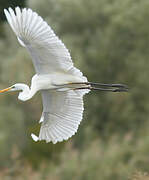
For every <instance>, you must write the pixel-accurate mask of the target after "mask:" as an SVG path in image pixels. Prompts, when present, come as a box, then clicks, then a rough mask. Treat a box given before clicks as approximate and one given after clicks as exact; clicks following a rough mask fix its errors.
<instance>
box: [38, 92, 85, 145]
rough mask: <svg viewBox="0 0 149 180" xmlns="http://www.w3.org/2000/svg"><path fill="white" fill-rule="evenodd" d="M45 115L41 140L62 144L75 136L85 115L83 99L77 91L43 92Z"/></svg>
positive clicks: (40, 134)
mask: <svg viewBox="0 0 149 180" xmlns="http://www.w3.org/2000/svg"><path fill="white" fill-rule="evenodd" d="M42 99H43V113H42V118H43V121H42V124H41V129H40V133H39V140H45V141H46V142H53V143H54V144H55V143H57V142H61V141H63V140H67V139H68V138H70V137H71V136H73V135H74V134H75V133H76V132H77V129H78V126H79V124H80V122H81V120H82V114H83V109H84V108H83V97H82V96H78V95H77V94H76V93H75V91H73V90H70V91H67V92H54V91H50V90H43V91H42Z"/></svg>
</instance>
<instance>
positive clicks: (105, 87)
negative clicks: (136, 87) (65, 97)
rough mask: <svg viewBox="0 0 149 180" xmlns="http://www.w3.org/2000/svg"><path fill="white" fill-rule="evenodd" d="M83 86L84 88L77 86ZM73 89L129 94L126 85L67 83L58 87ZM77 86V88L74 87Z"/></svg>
mask: <svg viewBox="0 0 149 180" xmlns="http://www.w3.org/2000/svg"><path fill="white" fill-rule="evenodd" d="M78 85H79V86H80V85H82V87H76V86H78ZM56 86H61V87H62V86H63V87H68V88H72V89H74V90H81V89H90V90H99V91H108V92H127V91H128V86H127V85H124V84H104V83H93V82H75V83H67V84H63V85H56ZM74 86H75V87H74Z"/></svg>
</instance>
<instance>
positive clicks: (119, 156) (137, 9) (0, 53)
mask: <svg viewBox="0 0 149 180" xmlns="http://www.w3.org/2000/svg"><path fill="white" fill-rule="evenodd" d="M9 6H10V7H15V6H20V7H30V8H32V9H33V10H34V11H36V12H37V13H38V14H39V15H41V16H42V17H43V18H44V19H45V20H46V21H47V22H48V24H50V26H51V27H52V29H53V30H54V31H55V32H56V34H57V35H58V36H59V37H60V38H61V39H62V41H63V42H64V43H65V45H66V47H67V48H68V49H69V50H70V52H71V56H72V59H73V61H74V64H75V66H76V67H77V68H79V69H80V70H81V71H82V72H83V73H84V75H86V76H87V77H88V80H89V81H93V82H102V83H125V84H127V85H128V86H129V87H130V88H131V89H130V92H129V93H104V92H91V93H89V94H87V95H86V96H85V97H84V101H85V111H84V118H83V121H82V122H81V125H80V127H79V130H78V132H77V134H76V135H75V136H73V137H72V138H71V139H69V140H68V141H65V142H62V143H58V144H56V145H53V144H52V143H49V144H46V143H45V142H38V143H35V142H33V141H32V139H31V137H30V134H31V133H32V132H34V133H36V134H38V133H39V128H40V125H39V124H38V121H39V119H40V116H41V112H42V108H41V107H42V102H41V97H40V93H37V94H36V95H35V97H33V98H32V99H31V100H29V101H27V102H21V101H18V99H17V93H8V94H1V95H0V169H1V170H0V179H4V180H5V179H6V180H7V179H15V180H16V179H19V180H20V179H28V180H30V179H35V180H38V179H39V180H93V179H94V180H126V179H129V178H130V177H132V176H133V174H134V173H136V172H142V174H143V173H144V172H147V173H148V172H149V95H148V92H149V81H148V78H149V1H147V0H90V1H89V0H42V1H41V0H26V1H18V0H15V1H14V0H0V89H2V88H6V87H8V86H10V85H13V84H15V83H17V82H23V83H27V84H28V85H30V81H31V77H32V76H33V75H34V73H35V72H34V68H33V65H32V62H31V58H30V56H29V55H28V53H27V51H26V49H24V48H23V47H21V46H20V45H19V43H18V42H17V39H16V37H15V35H14V33H13V32H12V30H11V28H10V26H9V25H8V23H7V22H6V21H5V20H6V19H5V16H4V13H3V9H4V8H8V7H9ZM137 176H138V178H139V176H140V179H143V177H142V178H141V175H137ZM132 178H133V177H132ZM132 178H130V179H132ZM134 180H135V175H134Z"/></svg>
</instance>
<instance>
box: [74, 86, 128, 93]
mask: <svg viewBox="0 0 149 180" xmlns="http://www.w3.org/2000/svg"><path fill="white" fill-rule="evenodd" d="M81 89H89V90H99V91H107V92H127V91H128V89H121V88H113V89H110V88H107V89H106V88H96V87H89V86H87V87H80V88H75V89H74V90H81Z"/></svg>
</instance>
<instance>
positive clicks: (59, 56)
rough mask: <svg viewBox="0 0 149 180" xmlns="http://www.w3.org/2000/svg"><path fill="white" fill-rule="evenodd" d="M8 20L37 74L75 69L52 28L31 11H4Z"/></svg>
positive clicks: (17, 9) (18, 9)
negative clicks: (26, 50)
mask: <svg viewBox="0 0 149 180" xmlns="http://www.w3.org/2000/svg"><path fill="white" fill-rule="evenodd" d="M4 12H5V15H6V17H7V20H8V22H9V24H10V26H11V27H12V29H13V31H14V32H15V34H16V35H17V38H18V40H19V42H20V44H21V45H23V46H25V47H26V48H27V49H28V51H29V53H30V55H31V57H32V60H33V64H34V67H35V70H36V73H37V74H48V73H51V72H55V71H58V70H61V71H62V70H63V71H68V70H69V69H71V68H72V67H73V63H72V60H71V56H70V53H69V52H68V50H67V48H66V47H65V45H64V44H63V43H62V41H61V40H60V39H59V38H58V37H57V36H56V35H55V33H54V32H53V30H52V29H51V27H50V26H49V25H48V24H47V23H46V22H45V21H43V19H42V18H41V17H40V16H38V15H37V13H35V12H33V11H32V10H31V9H23V10H22V11H21V10H20V8H19V7H17V8H16V9H15V12H16V14H15V13H14V11H13V10H12V9H11V8H9V11H7V10H6V9H5V10H4Z"/></svg>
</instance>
